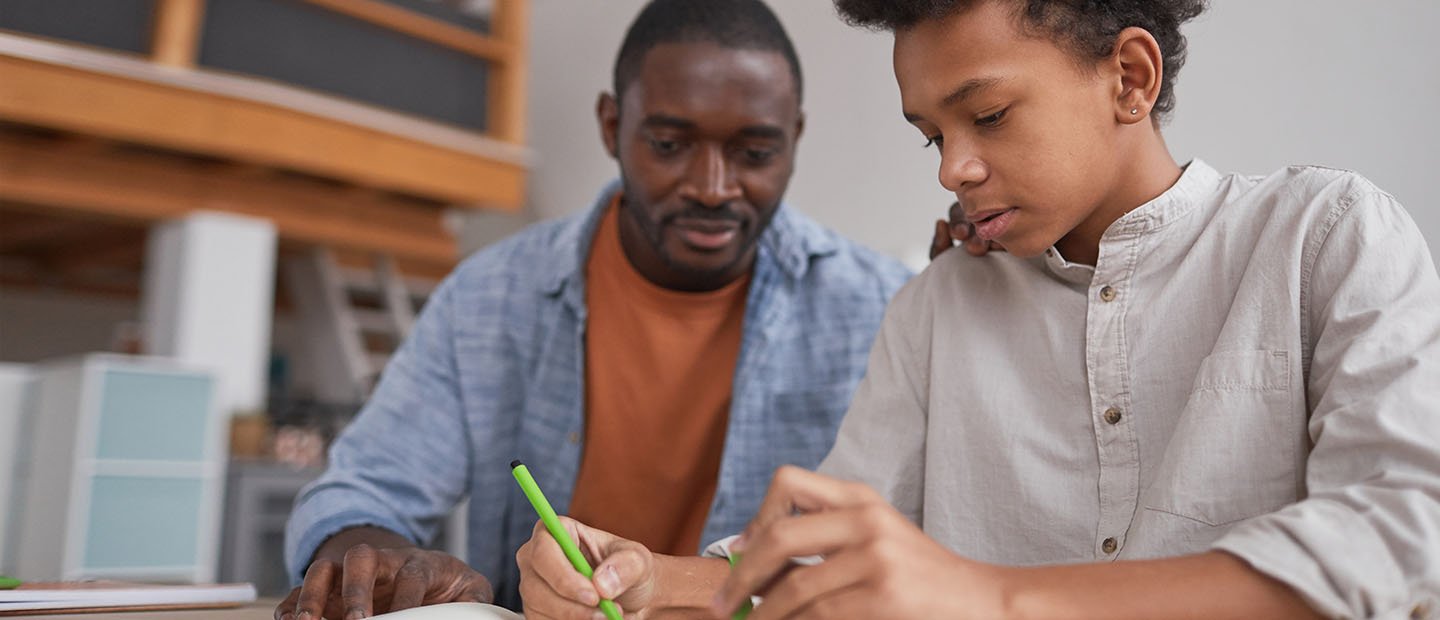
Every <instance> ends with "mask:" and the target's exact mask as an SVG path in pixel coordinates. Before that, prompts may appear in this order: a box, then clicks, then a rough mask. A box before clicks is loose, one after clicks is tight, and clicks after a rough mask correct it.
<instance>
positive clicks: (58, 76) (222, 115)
mask: <svg viewBox="0 0 1440 620" xmlns="http://www.w3.org/2000/svg"><path fill="white" fill-rule="evenodd" d="M341 107H344V106H341ZM351 107H353V106H351ZM345 109H349V108H345ZM377 116H384V115H379V114H377ZM0 120H8V121H12V122H18V123H23V124H29V125H37V126H40V127H45V128H50V129H58V130H63V131H67V132H74V133H81V134H88V135H94V136H99V137H102V138H106V139H112V140H121V141H129V142H135V143H139V144H144V145H151V146H158V147H163V148H168V149H174V150H179V151H185V152H190V153H196V154H200V155H206V156H210V157H218V158H223V159H231V160H238V161H240V162H245V163H252V164H257V165H262V166H267V167H277V168H287V169H292V170H298V171H302V172H306V173H309V174H314V175H317V176H323V177H329V178H335V179H340V180H344V181H347V182H351V183H354V184H358V185H369V186H375V187H379V188H383V189H386V190H390V191H398V192H403V193H408V194H413V195H416V196H421V197H425V198H428V199H431V200H435V201H439V202H445V203H449V204H455V205H459V206H466V207H483V208H497V209H501V210H506V211H514V210H517V209H519V208H520V207H521V206H522V204H523V202H524V198H525V177H526V168H525V164H523V163H521V162H517V161H513V160H507V159H499V158H496V157H489V156H485V155H480V154H477V153H474V152H467V151H460V150H455V149H452V148H448V147H444V146H439V145H436V144H434V143H429V142H424V141H420V140H416V139H413V138H411V137H409V136H407V135H402V134H398V133H389V132H384V131H378V130H375V129H372V128H371V127H368V126H365V125H361V124H355V123H351V122H346V121H342V120H336V119H334V118H328V117H325V116H321V115H318V114H312V113H308V112H304V111H299V110H296V109H292V108H287V107H284V106H280V105H271V104H267V103H264V102H259V101H253V100H247V99H244V98H240V97H232V96H227V95H222V94H217V93H213V92H205V91H202V90H196V89H191V88H185V87H181V86H176V85H174V84H168V83H161V82H151V81H143V80H137V79H132V78H130V77H125V76H117V75H108V74H106V73H103V72H97V71H93V70H88V69H84V68H78V67H71V66H65V65H58V64H51V63H48V62H37V61H33V60H30V59H27V58H19V57H16V56H8V55H5V54H4V53H3V51H0ZM499 146H500V145H496V147H497V149H498V147H499ZM507 148H508V147H507Z"/></svg>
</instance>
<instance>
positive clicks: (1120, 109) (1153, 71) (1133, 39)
mask: <svg viewBox="0 0 1440 620" xmlns="http://www.w3.org/2000/svg"><path fill="white" fill-rule="evenodd" d="M1106 64H1107V65H1109V69H1110V70H1111V71H1113V72H1114V78H1115V120H1117V121H1119V122H1121V123H1124V124H1127V125H1128V124H1133V123H1138V122H1140V121H1142V120H1145V119H1147V118H1149V117H1150V110H1152V109H1154V107H1155V102H1156V101H1158V100H1159V99H1160V86H1161V84H1162V83H1163V79H1164V77H1165V55H1164V54H1163V53H1161V51H1160V44H1159V43H1158V42H1156V41H1155V37H1153V36H1151V35H1150V32H1149V31H1147V30H1145V29H1144V28H1138V27H1134V26H1131V27H1129V28H1126V29H1124V30H1121V31H1120V34H1119V35H1116V37H1115V52H1114V53H1113V54H1112V55H1111V57H1110V60H1109V62H1108V63H1106Z"/></svg>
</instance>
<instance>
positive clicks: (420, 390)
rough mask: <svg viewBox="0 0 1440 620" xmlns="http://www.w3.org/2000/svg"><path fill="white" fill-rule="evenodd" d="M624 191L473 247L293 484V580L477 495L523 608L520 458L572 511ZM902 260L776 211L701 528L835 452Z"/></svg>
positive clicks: (494, 572) (724, 529) (475, 509)
mask: <svg viewBox="0 0 1440 620" xmlns="http://www.w3.org/2000/svg"><path fill="white" fill-rule="evenodd" d="M619 189H620V185H619V183H618V182H612V183H611V184H610V185H609V186H608V187H606V188H605V190H604V191H602V192H601V194H600V196H599V197H598V198H597V199H596V201H595V203H594V205H593V206H592V207H591V209H590V210H589V211H588V212H587V213H583V214H579V215H576V216H572V217H569V218H565V219H561V220H556V221H551V222H545V223H541V224H537V225H535V226H532V227H530V228H528V229H526V230H525V231H522V232H521V233H519V234H517V235H515V236H513V237H510V238H508V239H506V240H504V241H501V242H500V243H497V244H495V245H494V246H491V247H489V248H486V249H485V250H482V251H480V252H477V253H476V254H475V255H474V256H472V257H470V258H468V259H466V260H465V261H464V262H463V263H462V264H461V265H460V266H459V267H458V268H457V269H456V270H455V271H454V272H453V273H452V274H450V276H449V277H447V278H446V279H445V281H444V282H442V283H441V285H440V286H439V287H438V288H437V289H436V291H435V293H434V294H433V295H432V297H431V299H430V301H429V303H427V304H426V306H425V309H424V311H423V312H422V313H421V315H420V318H419V319H418V320H417V321H416V323H415V327H414V329H413V331H412V333H411V334H410V336H409V338H408V339H407V340H406V341H405V343H404V344H403V345H402V346H401V347H400V349H399V350H398V351H397V352H396V353H395V356H394V357H393V358H392V360H391V362H390V364H389V365H388V366H387V367H386V368H385V372H384V375H383V377H382V378H381V381H380V383H379V385H378V386H377V387H376V389H375V393H374V395H373V396H372V397H371V398H370V401H369V402H368V403H367V404H366V405H365V407H364V408H363V409H362V410H361V412H360V414H359V415H358V416H357V417H356V419H355V420H354V422H352V423H351V424H350V425H349V427H347V428H346V429H345V431H344V432H343V433H341V434H340V436H339V437H338V438H337V439H336V441H335V443H334V445H333V446H332V447H331V449H330V461H329V468H328V469H327V470H326V471H325V473H324V474H323V475H322V476H321V477H320V478H319V479H318V480H316V481H315V482H313V483H312V484H310V485H309V486H308V487H306V488H305V490H304V491H302V492H301V494H300V497H299V498H297V499H296V503H295V509H294V512H293V513H292V514H291V516H290V522H289V524H288V526H287V528H286V532H285V562H286V566H287V569H288V570H289V572H290V576H291V578H292V579H293V580H295V582H296V583H298V582H299V579H300V578H301V577H302V576H303V574H304V570H305V568H306V565H307V563H308V562H309V559H310V558H311V557H312V556H313V555H314V553H315V550H316V549H317V548H318V547H319V546H320V544H321V543H323V542H324V541H325V539H327V538H328V537H330V536H332V535H334V534H335V533H336V532H339V531H340V530H342V529H345V528H347V527H354V526H358V525H375V526H379V527H383V528H386V529H389V530H392V531H394V532H396V533H399V534H401V535H404V536H406V537H408V538H410V539H411V540H413V541H416V542H417V543H423V542H427V541H429V540H431V539H432V538H433V537H434V536H435V534H436V532H437V530H438V528H439V526H440V525H441V523H442V521H443V520H444V518H445V517H446V516H447V515H448V514H449V513H450V512H451V510H453V509H454V507H455V506H456V504H457V503H458V502H460V501H461V500H462V499H463V498H465V497H466V496H467V495H468V496H469V498H470V512H469V517H468V518H469V521H468V552H469V558H468V561H469V563H470V565H471V566H473V567H474V568H475V569H476V570H478V571H479V572H480V573H481V574H483V575H485V576H486V577H487V578H488V579H489V580H490V582H491V583H492V585H493V586H494V587H495V595H496V602H497V603H498V604H501V605H505V606H508V607H512V608H518V607H519V604H520V599H519V595H518V590H517V588H518V583H519V569H518V568H517V567H516V565H515V560H514V557H515V551H516V550H517V549H519V547H520V546H521V545H522V544H524V543H525V541H527V540H529V538H530V532H531V528H532V527H533V525H534V523H535V521H536V516H535V512H534V510H533V509H532V508H531V507H530V505H529V503H528V502H526V500H525V498H524V496H523V495H521V494H520V490H519V488H518V486H517V485H516V484H515V481H514V479H513V478H512V477H511V475H510V468H509V463H510V461H511V460H512V459H520V460H522V461H525V463H526V464H527V465H528V466H529V469H530V471H531V472H532V473H533V474H534V476H535V479H536V480H537V481H538V482H539V484H540V487H541V488H542V489H544V490H545V493H546V494H547V496H548V497H549V499H550V501H551V503H552V504H553V505H554V506H555V509H556V510H557V511H559V512H561V513H562V514H563V513H564V512H565V510H566V508H567V507H568V506H569V504H570V497H571V493H572V492H573V490H574V487H575V480H576V477H577V474H578V470H579V466H580V454H581V451H582V450H583V449H584V445H582V443H583V441H582V439H583V437H584V436H585V432H584V425H585V412H584V402H585V398H584V385H583V381H582V378H583V377H584V363H585V355H584V343H585V316H586V310H585V278H584V274H585V263H586V260H587V259H588V257H589V254H590V242H591V239H592V238H593V236H594V232H595V229H596V226H597V224H598V222H599V216H600V215H601V214H602V213H603V212H604V209H605V208H606V206H608V205H609V204H610V201H611V199H612V198H613V197H614V195H615V193H616V192H618V191H619ZM909 276H910V273H909V272H908V271H907V270H906V269H905V268H904V267H903V266H901V265H900V264H899V263H898V262H897V261H895V260H893V259H890V258H886V257H883V256H881V255H879V254H877V253H875V252H873V251H871V250H868V249H866V248H863V247H861V246H859V245H857V244H855V243H854V242H851V241H849V240H846V239H844V238H842V237H841V236H839V235H838V234H836V233H834V232H832V231H829V230H827V229H825V228H822V227H821V226H820V225H818V224H816V223H815V222H813V221H812V220H810V219H809V218H806V217H805V216H803V215H801V214H800V213H798V212H796V211H795V210H793V209H791V208H789V207H784V206H782V207H781V208H780V209H779V211H778V212H777V213H776V215H775V217H774V219H773V220H772V222H771V224H770V226H769V228H767V229H766V230H765V232H764V233H763V234H762V235H761V238H760V242H759V252H758V256H757V260H756V263H755V273H754V276H753V279H752V282H751V285H750V292H749V294H748V298H747V302H746V306H745V319H744V325H743V327H742V336H741V338H742V340H741V345H740V355H739V359H738V361H737V363H736V368H735V376H734V387H733V390H734V392H733V396H732V398H731V406H730V418H729V422H728V424H729V427H728V431H727V433H728V434H727V436H726V439H727V441H726V443H725V449H724V454H723V456H722V458H721V464H720V479H719V481H718V484H717V487H716V490H715V497H714V499H713V501H712V505H711V507H710V515H709V518H708V520H707V521H706V524H705V530H704V534H703V535H702V537H701V541H702V544H703V543H704V542H707V541H710V540H714V539H716V538H719V537H722V536H724V535H727V534H732V533H735V532H738V531H740V530H741V529H742V528H743V527H744V526H745V524H746V523H747V522H748V521H749V519H750V517H751V516H752V515H753V513H754V511H755V510H756V508H757V507H758V506H759V504H760V500H761V499H762V497H763V496H764V493H765V490H766V488H767V486H768V485H769V481H770V476H771V475H772V473H773V472H774V470H775V468H776V467H779V466H780V465H783V464H787V463H791V464H796V465H800V466H802V467H806V468H812V469H813V468H814V467H815V466H816V465H818V464H819V463H820V460H821V459H822V458H823V457H824V456H825V454H826V453H827V452H829V450H830V445H831V444H832V443H833V442H834V440H835V433H836V431H837V429H838V428H839V423H840V418H841V417H842V416H843V415H844V413H845V410H846V408H847V407H848V405H849V402H850V396H851V393H852V392H853V391H854V388H855V386H856V384H857V383H858V382H859V380H860V377H861V375H862V374H863V373H864V370H865V363H866V357H867V354H868V352H869V350H870V344H871V341H872V340H873V339H874V336H875V333H876V332H877V330H878V329H879V325H880V319H881V316H882V314H883V313H884V310H885V305H886V303H887V302H888V301H889V299H890V297H891V295H893V294H894V293H895V291H896V290H897V289H898V288H899V287H900V285H901V284H903V283H904V282H905V280H906V279H908V278H909ZM656 501H665V498H656ZM696 551H697V552H698V551H699V549H697V550H696Z"/></svg>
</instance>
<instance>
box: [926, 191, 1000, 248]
mask: <svg viewBox="0 0 1440 620" xmlns="http://www.w3.org/2000/svg"><path fill="white" fill-rule="evenodd" d="M947 217H948V218H949V220H950V221H949V222H946V221H945V220H935V236H934V237H933V238H932V239H931V240H930V260H935V257H937V256H939V255H941V254H944V253H945V251H946V250H949V249H950V248H953V247H955V244H956V243H959V244H960V245H963V246H965V251H966V252H968V253H969V254H970V255H971V256H984V255H986V254H988V253H990V251H991V250H996V251H1000V252H1003V251H1005V248H1004V247H1003V246H1001V245H1000V244H998V243H995V242H994V241H985V240H984V239H981V238H980V237H979V236H978V235H976V234H975V226H974V225H973V224H971V223H970V222H967V221H965V212H964V211H963V210H961V209H960V203H958V202H955V203H951V204H950V211H949V213H948V214H947Z"/></svg>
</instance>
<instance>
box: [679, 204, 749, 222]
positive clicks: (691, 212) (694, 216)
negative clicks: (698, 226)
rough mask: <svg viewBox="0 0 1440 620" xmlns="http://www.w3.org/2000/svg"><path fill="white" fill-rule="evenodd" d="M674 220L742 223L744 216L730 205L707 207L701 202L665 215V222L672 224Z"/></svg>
mask: <svg viewBox="0 0 1440 620" xmlns="http://www.w3.org/2000/svg"><path fill="white" fill-rule="evenodd" d="M675 220H710V221H715V222H736V223H743V222H744V221H745V218H743V217H740V214H739V213H737V212H736V211H735V209H734V208H733V207H731V206H729V205H728V204H727V205H722V206H719V207H707V206H705V205H702V204H697V203H690V204H688V205H686V206H685V208H684V209H683V210H681V211H678V212H676V213H672V214H670V215H667V216H665V219H664V222H665V223H666V224H673V223H674V222H675Z"/></svg>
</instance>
